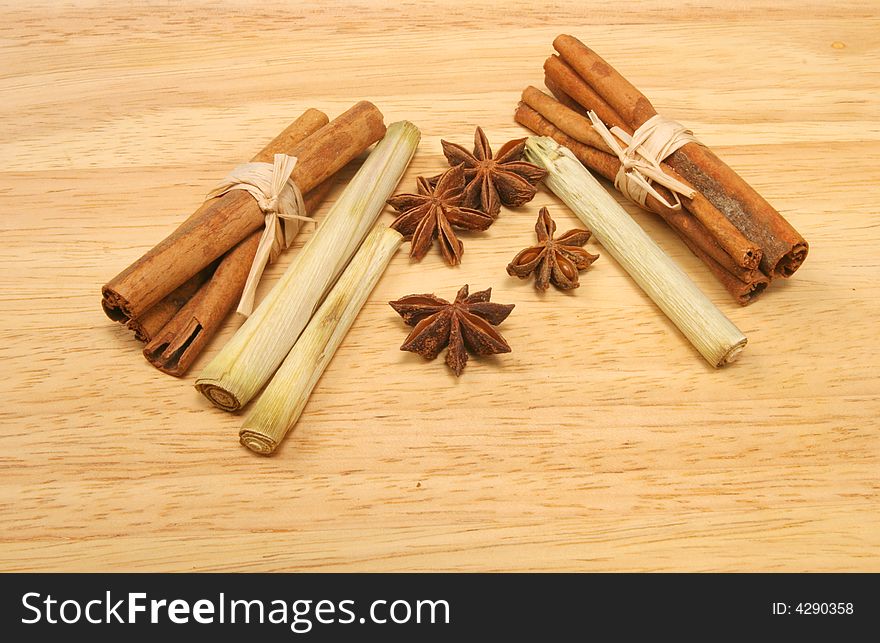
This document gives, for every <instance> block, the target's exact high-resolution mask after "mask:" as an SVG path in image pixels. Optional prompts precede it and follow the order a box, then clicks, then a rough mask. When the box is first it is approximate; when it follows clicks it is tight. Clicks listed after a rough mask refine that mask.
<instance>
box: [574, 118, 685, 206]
mask: <svg viewBox="0 0 880 643" xmlns="http://www.w3.org/2000/svg"><path fill="white" fill-rule="evenodd" d="M588 114H589V117H590V120H591V121H592V122H593V128H594V129H595V130H596V132H598V134H599V135H600V136H601V137H602V138H603V140H604V141H605V142H606V143H607V144H608V147H610V148H611V150H612V151H613V152H614V153H615V154H616V155H617V158H619V159H620V169H619V170H618V171H617V176H615V177H614V187H616V188H617V189H618V190H620V192H621V194H623V195H624V196H625V197H626V198H628V199H629V200H630V201H633V202H634V203H637V204H639V205H641V206H643V207H644V205H645V200H646V199H647V198H648V195H651V196H653V197H654V198H655V199H657V200H658V201H660V202H661V203H663V204H665V205H667V206H668V207H670V208H672V209H673V210H680V209H681V201H680V200H679V198H678V195H679V194H681V195H683V196H685V197H687V198H689V199H691V198H693V197H694V194H695V193H696V191H695V190H694V189H693V188H692V187H690V186H689V185H686V184H684V183H682V182H681V181H678V180H676V179H674V178H672V177H671V176H669V175H668V174H666V172H664V171H663V168H662V167H660V163H662V162H663V159H665V158H666V157H667V156H669V155H670V154H672V153H673V152H675V151H676V150H677V149H679V148H680V147H682V146H684V145H686V144H688V143H699V141H698V140H697V139H696V137H694V133H693V132H691V131H690V130H689V129H687V128H685V126H684V125H682V124H681V123H679V122H678V121H674V120H672V119H669V118H664V117H663V116H660V115H659V114H657V115H656V116H652V117H651V118H649V119H648V120H647V121H645V122H644V123H643V124H642V126H641V127H639V128H638V129H637V130H636V131H635V132H633V135H632V136H630V135H629V134H627V133H626V132H624V131H623V130H622V129H620V128H619V127H612V128H611V129H610V130H609V129H608V128H607V127H606V126H605V123H603V122H602V120H601V119H600V118H599V117H598V116H596V114H595V112H592V111H591V112H589V113H588ZM618 139H619V140H618ZM620 141H623V142H624V143H626V147H623V146H622V145H621V144H620ZM652 182H656V183H659V184H660V185H662V186H664V187H666V188H669V190H671V191H672V196H673V198H674V199H675V203H669V202H668V201H667V200H666V199H665V198H663V196H661V195H660V194H659V193H658V192H657V190H655V189H654V187H653V185H651V184H652Z"/></svg>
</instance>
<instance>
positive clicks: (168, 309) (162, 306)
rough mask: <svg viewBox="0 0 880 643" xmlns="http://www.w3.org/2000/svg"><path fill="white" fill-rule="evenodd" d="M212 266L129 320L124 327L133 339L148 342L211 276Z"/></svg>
mask: <svg viewBox="0 0 880 643" xmlns="http://www.w3.org/2000/svg"><path fill="white" fill-rule="evenodd" d="M214 267H215V266H214V265H213V264H212V265H210V266H208V267H207V268H203V269H202V270H200V271H199V272H198V273H196V274H195V275H193V276H192V277H190V279H189V280H188V281H187V282H186V283H184V284H183V285H182V286H178V287H177V288H176V289H175V290H173V291H172V292H170V293H168V294H167V295H165V297H164V298H163V299H162V300H161V301H160V302H159V303H157V304H156V305H155V306H153V307H152V308H150V309H149V310H148V311H147V312H145V313H144V314H143V315H141V316H140V317H138V318H137V319H129V320H128V323H127V324H126V327H127V328H128V329H129V330H133V331H134V337H135V339H137V340H139V341H142V342H149V341H150V340H151V339H153V337H155V336H156V333H158V332H159V331H160V330H162V327H163V326H165V324H167V323H168V321H169V320H170V319H171V318H172V317H174V315H175V314H177V311H178V310H180V309H181V308H183V306H184V304H186V302H188V301H189V300H190V299H191V298H192V296H193V295H195V294H196V292H197V291H198V289H199V288H201V286H202V284H203V283H205V282H206V281H207V280H208V278H209V277H210V276H211V274H212V272H213V269H214Z"/></svg>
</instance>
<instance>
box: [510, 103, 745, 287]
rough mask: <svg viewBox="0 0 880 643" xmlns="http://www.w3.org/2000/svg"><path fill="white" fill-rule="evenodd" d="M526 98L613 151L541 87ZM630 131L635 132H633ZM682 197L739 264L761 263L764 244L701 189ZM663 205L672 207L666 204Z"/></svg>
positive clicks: (573, 132)
mask: <svg viewBox="0 0 880 643" xmlns="http://www.w3.org/2000/svg"><path fill="white" fill-rule="evenodd" d="M522 99H523V102H525V103H526V104H527V105H529V106H530V107H532V108H533V109H534V110H535V111H537V112H538V113H539V114H541V116H543V117H544V118H546V119H547V120H549V121H550V122H551V123H553V124H554V125H556V126H557V127H558V128H559V129H561V130H562V131H563V132H565V133H566V134H568V135H569V136H571V137H572V138H574V139H575V140H578V141H580V142H582V143H585V144H587V145H590V146H592V147H594V148H596V149H599V150H601V151H604V152H610V151H611V148H610V147H608V144H607V143H606V142H605V140H604V139H603V138H602V137H601V136H600V135H599V133H598V132H596V130H595V129H594V128H593V124H592V121H590V120H589V119H588V118H586V117H584V116H581V115H580V114H578V113H577V112H575V111H574V110H572V109H569V108H568V107H566V106H565V105H562V104H561V103H559V102H558V101H556V100H555V99H554V98H552V97H550V96H548V95H547V94H545V93H544V92H542V91H541V90H539V89H537V88H535V87H527V88H526V89H525V90H524V91H523V93H522ZM623 129H625V128H623ZM629 133H630V134H631V132H629ZM660 166H661V168H662V169H663V171H664V172H665V173H666V174H667V175H669V176H671V177H673V178H675V179H677V180H679V181H680V182H682V183H684V184H685V185H689V183H688V181H687V180H686V179H684V177H682V176H680V175H679V174H678V173H677V172H676V171H675V170H674V169H673V168H671V167H670V166H668V165H666V164H665V163H661V164H660ZM617 167H618V168H619V167H620V165H619V164H618V165H617ZM681 201H682V203H683V204H684V206H685V207H686V208H687V209H688V210H689V211H690V212H691V214H693V215H694V217H696V218H697V220H698V221H699V222H700V223H702V224H703V226H704V227H705V228H706V230H708V231H709V232H710V233H711V234H712V236H713V237H714V238H715V240H716V241H717V243H718V245H720V246H721V247H722V248H724V250H725V252H727V253H728V254H729V255H730V256H731V258H733V260H734V262H735V263H736V264H737V265H738V266H740V267H742V268H746V269H748V270H751V269H754V268H757V267H758V263H759V262H760V260H761V248H759V247H758V246H757V245H755V244H754V243H752V242H751V241H749V240H748V239H746V237H745V236H744V235H743V234H742V233H741V232H740V231H739V230H738V229H737V228H736V226H734V225H733V224H732V223H731V222H730V221H729V220H728V219H727V218H726V217H725V216H724V215H723V214H722V213H721V212H719V211H718V210H717V209H716V208H715V206H713V205H712V204H711V203H710V202H709V201H708V200H707V199H706V198H705V197H704V196H703V195H702V194H701V193H700V192H699V191H697V192H696V193H695V194H694V195H693V197H692V198H687V197H684V196H682V197H681ZM663 207H664V208H666V209H669V208H667V206H665V205H663Z"/></svg>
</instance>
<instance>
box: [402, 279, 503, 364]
mask: <svg viewBox="0 0 880 643" xmlns="http://www.w3.org/2000/svg"><path fill="white" fill-rule="evenodd" d="M491 295H492V289H491V288H488V289H486V290H481V291H480V292H475V293H474V294H473V295H468V287H467V284H465V285H464V286H463V287H462V288H461V290H459V291H458V294H457V295H456V296H455V301H454V302H452V303H451V304H450V303H449V302H448V301H446V300H445V299H440V298H439V297H435V296H434V295H407V296H406V297H401V298H400V299H398V300H397V301H391V302H388V303H389V304H391V307H392V308H394V310H396V311H397V312H398V314H399V315H400V316H401V317H403V321H404V322H405V323H406V324H407V325H408V326H414V328H413V329H412V331H411V332H410V334H409V336H407V338H406V341H404V342H403V346H401V347H400V350H402V351H410V352H412V353H417V354H418V355H421V356H422V357H424V358H425V359H434V358H436V357H437V355H439V354H440V351H442V350H443V349H444V348H445V347H446V346H449V350H447V351H446V364H447V365H448V366H449V368H451V369H452V372H453V373H455V375H456V376H458V375H461V371H462V370H463V369H464V367H465V364H467V361H468V354H467V350H466V349H470V351H471V352H472V353H473V354H474V355H492V354H495V353H509V352H510V346H508V345H507V342H506V341H505V340H504V338H503V337H502V336H501V334H500V333H499V332H498V331H497V330H495V329H494V328H493V326H497V325H498V324H500V323H501V322H503V321H504V320H505V319H507V316H508V315H509V314H510V311H511V310H513V304H496V303H492V302H490V301H489V298H490V297H491Z"/></svg>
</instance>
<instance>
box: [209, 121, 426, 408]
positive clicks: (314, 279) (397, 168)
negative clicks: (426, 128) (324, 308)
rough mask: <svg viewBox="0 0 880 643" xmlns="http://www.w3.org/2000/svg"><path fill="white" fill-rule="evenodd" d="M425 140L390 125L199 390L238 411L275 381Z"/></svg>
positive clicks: (403, 124) (405, 126) (408, 128)
mask: <svg viewBox="0 0 880 643" xmlns="http://www.w3.org/2000/svg"><path fill="white" fill-rule="evenodd" d="M420 136H421V134H420V132H419V129H418V128H417V127H416V126H415V125H413V124H412V123H410V122H409V121H400V122H397V123H392V124H391V125H389V126H388V130H387V132H386V134H385V137H384V138H383V139H382V140H381V141H379V142H378V143H377V144H376V147H375V148H373V151H372V152H371V153H370V155H369V156H368V157H367V159H366V160H365V161H364V163H363V165H362V166H361V168H360V169H359V170H358V171H357V173H356V174H355V175H354V177H353V178H352V179H351V181H350V182H349V184H348V185H347V186H346V188H345V190H343V192H342V194H341V195H340V197H339V199H338V200H337V201H336V203H334V204H333V207H331V208H330V211H329V212H328V213H327V216H326V217H325V218H324V220H323V221H322V222H321V225H320V226H318V229H317V230H316V231H315V233H314V234H313V235H312V237H311V238H310V239H309V240H308V242H307V243H306V244H305V246H303V248H302V250H300V251H299V253H298V254H297V255H296V256H295V257H294V258H293V261H292V262H291V264H290V266H288V268H287V271H286V272H285V273H284V275H282V277H281V278H280V279H279V280H278V282H277V283H276V284H275V286H274V287H273V288H272V290H271V291H270V292H269V293H268V294H267V295H266V297H265V299H264V300H263V301H262V302H260V304H259V305H258V306H257V308H256V309H255V310H254V312H253V313H252V314H251V316H250V317H249V318H248V319H247V321H245V322H244V324H242V326H241V327H240V328H239V329H238V331H237V332H236V333H235V335H233V337H232V339H231V340H229V342H228V343H227V344H226V346H224V347H223V349H222V350H221V351H220V352H219V353H218V354H217V355H216V356H215V357H214V359H213V360H211V362H210V363H209V364H208V365H207V366H206V367H205V370H204V371H203V372H202V374H201V375H200V376H199V378H198V379H197V380H196V389H198V390H199V391H200V392H201V393H202V394H203V395H205V397H207V398H208V399H209V400H211V402H212V403H213V404H214V405H215V406H217V407H218V408H220V409H223V410H224V411H236V410H238V409H240V408H241V407H242V406H244V405H246V404H247V403H248V402H249V401H250V400H251V399H252V398H253V397H254V396H255V395H256V394H257V393H258V392H259V390H260V389H261V388H263V386H264V385H265V384H266V382H268V381H269V379H270V378H271V377H272V375H273V374H274V373H275V371H276V369H277V368H278V366H279V365H280V364H281V362H282V361H283V360H284V358H285V356H286V355H287V353H288V352H290V349H291V347H292V346H293V344H294V342H295V341H296V339H297V337H299V334H300V333H301V332H302V330H303V329H304V328H305V327H306V324H308V322H309V319H310V318H311V316H312V313H314V312H315V308H316V307H317V305H318V303H319V302H320V301H321V299H322V298H323V297H324V295H325V294H326V293H327V291H328V290H329V289H330V286H331V285H332V284H333V283H334V282H335V281H336V279H337V278H338V277H339V275H340V274H341V273H342V271H343V269H344V268H345V266H346V265H347V264H348V262H349V260H350V259H351V257H352V255H354V253H355V251H356V250H357V249H358V247H359V246H360V245H361V242H362V241H363V240H364V237H365V236H366V235H367V233H368V232H369V231H370V229H371V228H372V227H373V224H374V223H375V222H376V219H377V218H378V217H379V214H380V213H381V212H382V209H383V208H384V207H385V201H386V199H388V197H390V196H391V194H392V192H393V191H394V189H395V188H396V187H397V184H398V183H399V182H400V179H401V177H402V176H403V173H404V172H405V171H406V168H407V166H408V165H409V162H410V160H411V159H412V157H413V154H415V151H416V148H417V147H418V144H419V139H420Z"/></svg>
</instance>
